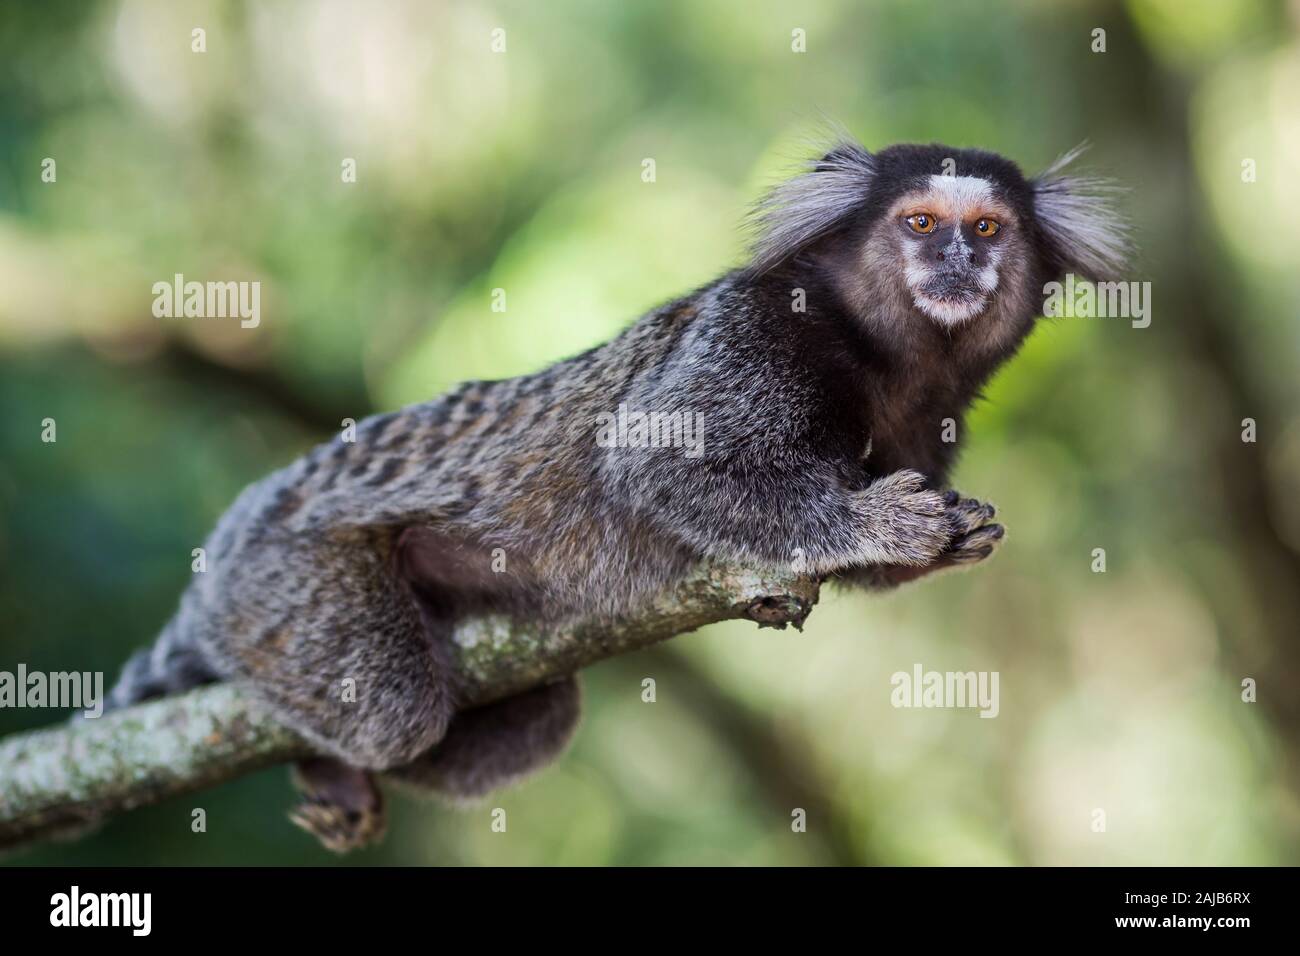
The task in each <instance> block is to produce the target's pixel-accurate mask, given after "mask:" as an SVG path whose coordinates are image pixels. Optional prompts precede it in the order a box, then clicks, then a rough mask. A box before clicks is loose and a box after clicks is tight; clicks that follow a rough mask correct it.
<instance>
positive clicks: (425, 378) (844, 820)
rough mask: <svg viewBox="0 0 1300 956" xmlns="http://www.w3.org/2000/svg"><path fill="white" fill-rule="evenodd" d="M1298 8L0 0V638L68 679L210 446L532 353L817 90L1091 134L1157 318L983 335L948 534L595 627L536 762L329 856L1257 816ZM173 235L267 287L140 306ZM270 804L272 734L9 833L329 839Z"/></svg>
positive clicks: (1166, 839)
mask: <svg viewBox="0 0 1300 956" xmlns="http://www.w3.org/2000/svg"><path fill="white" fill-rule="evenodd" d="M1298 24H1300V2H1291V3H1284V2H1266V0H1237V2H1233V3H1225V2H1219V0H1158V2H1157V0H1134V2H1130V3H1123V2H1103V0H1098V2H1083V0H1078V2H1068V0H1067V2H1058V3H1047V2H1041V3H1035V2H1029V0H1022V2H1004V3H961V2H943V3H884V2H881V3H861V2H856V3H855V2H847V0H846V2H815V3H798V4H794V3H791V4H778V3H766V2H757V3H756V2H754V0H730V2H719V0H709V2H699V0H677V2H665V3H653V4H652V3H612V2H597V0H561V2H548V3H546V4H539V3H529V2H525V0H518V2H493V3H482V2H428V3H417V2H382V3H365V2H360V0H357V2H338V3H328V2H327V3H316V2H274V3H251V2H250V3H216V2H212V3H193V2H161V0H159V2H138V0H128V2H117V0H115V2H103V3H91V2H45V3H41V4H6V5H5V6H4V9H3V12H0V63H2V64H3V69H0V408H2V409H3V414H2V415H0V503H2V507H0V669H13V668H14V667H15V666H16V664H17V663H18V662H24V663H26V664H27V665H28V666H29V667H31V668H34V669H42V670H65V669H77V670H85V669H95V670H103V671H106V672H108V675H109V679H110V680H111V678H112V677H113V676H114V675H115V674H116V671H117V668H118V666H119V665H120V663H121V661H122V660H123V659H124V658H125V656H126V655H127V653H128V652H129V651H130V650H131V649H132V648H133V647H135V646H137V645H140V644H142V643H145V642H147V641H148V640H150V638H151V636H152V635H153V634H154V633H155V632H156V631H157V630H158V628H159V627H160V626H161V624H162V623H163V622H164V620H165V619H166V618H167V616H168V615H169V613H170V612H171V610H172V608H173V607H174V605H175V601H176V599H177V596H178V594H179V593H180V591H181V589H182V588H183V587H184V586H185V584H186V581H187V579H188V578H189V576H190V573H191V572H190V567H189V564H190V549H191V548H192V547H195V546H197V544H199V543H200V542H201V540H202V538H203V537H204V535H205V534H206V533H207V531H208V530H209V529H210V527H211V526H212V524H213V522H214V521H215V520H216V518H217V516H218V515H219V514H220V513H221V511H222V510H223V509H224V508H225V507H226V506H227V505H228V504H229V503H230V502H231V500H232V499H233V498H234V496H235V494H236V493H237V492H238V490H239V489H240V488H241V487H242V486H243V485H244V484H245V483H247V482H249V481H251V480H253V479H255V478H257V477H259V476H261V475H262V474H264V473H265V472H267V471H269V470H271V469H273V468H275V467H277V466H279V465H281V464H284V463H285V462H287V461H289V460H290V459H291V458H293V457H294V456H295V455H297V454H299V453H301V452H302V451H304V450H305V449H307V448H308V447H310V446H311V445H312V444H313V443H314V442H316V441H319V440H322V439H323V438H325V437H328V436H329V435H330V434H331V433H332V432H333V431H335V430H337V428H338V427H339V424H340V421H341V419H343V418H344V417H354V418H361V417H362V416H363V415H364V414H367V413H369V412H371V411H375V410H381V409H387V408H392V407H395V406H398V405H401V404H406V403H410V402H416V401H421V400H424V399H426V398H429V397H431V396H433V395H434V394H436V393H437V392H439V391H440V390H442V389H444V388H446V387H447V386H449V385H451V384H452V383H454V382H456V381H457V380H459V379H462V378H469V377H500V376H507V375H512V374H516V373H520V372H525V371H528V370H531V369H535V368H537V367H539V366H541V365H543V364H544V363H546V362H548V361H551V360H553V359H556V358H559V357H561V356H565V355H568V354H571V353H573V352H575V351H577V350H580V349H583V348H585V347H587V346H589V345H591V344H594V343H596V342H599V341H601V340H603V339H605V338H607V337H609V336H610V335H612V334H613V333H614V332H615V331H616V330H618V329H619V328H621V327H622V326H623V325H624V324H626V323H628V322H629V321H631V320H632V319H634V318H635V317H636V316H637V315H638V314H639V313H640V312H642V311H643V310H645V309H647V308H648V307H650V306H653V305H655V304H656V303H658V302H660V301H662V300H664V299H667V298H669V297H672V296H674V295H676V294H678V293H681V292H683V291H685V290H687V289H689V288H691V287H692V286H694V285H696V284H698V283H701V282H703V281H706V280H708V279H709V278H711V277H712V276H714V275H716V274H718V273H719V272H721V271H723V270H724V269H726V268H728V267H730V266H731V265H733V264H735V263H737V262H738V261H739V260H740V256H741V255H742V250H743V235H742V234H741V232H740V231H739V230H738V229H737V225H736V224H737V222H738V221H739V219H740V218H741V216H742V215H743V212H744V210H745V208H746V206H747V204H748V203H749V202H751V201H752V200H753V199H755V198H756V196H757V195H759V193H760V192H761V190H762V188H763V187H764V186H765V185H767V184H770V183H771V182H773V181H774V180H775V179H776V178H778V177H779V176H781V175H783V173H784V172H786V171H788V169H789V168H790V167H791V165H792V163H793V162H794V161H796V160H797V159H798V158H800V157H801V155H802V151H803V146H802V143H803V142H804V140H805V138H806V136H807V135H808V133H809V132H810V131H811V130H813V129H814V128H815V127H816V126H817V125H818V123H819V122H820V121H822V120H823V119H826V118H829V119H831V120H834V121H838V122H840V123H842V124H843V125H844V126H846V127H847V128H848V129H849V130H850V131H851V132H853V133H854V134H855V135H857V136H858V137H859V138H860V139H861V140H862V141H863V142H864V143H865V144H866V145H868V146H869V147H880V146H884V145H887V144H889V143H893V142H897V141H904V140H923V141H929V140H940V141H943V142H946V143H949V144H953V145H975V146H985V147H989V148H992V149H995V150H998V151H1000V152H1003V153H1005V154H1007V155H1009V156H1011V157H1013V158H1015V159H1016V160H1018V161H1019V162H1021V163H1022V165H1024V166H1025V168H1026V169H1027V170H1029V171H1033V170H1036V169H1039V168H1041V167H1043V166H1044V165H1046V164H1047V163H1048V162H1050V161H1051V160H1052V159H1053V158H1054V157H1055V156H1056V155H1057V154H1059V153H1061V152H1062V151H1064V150H1065V149H1067V148H1069V147H1070V146H1072V145H1074V144H1075V143H1077V142H1079V141H1080V140H1083V139H1085V138H1086V139H1090V140H1091V141H1092V142H1093V144H1094V147H1093V149H1092V151H1091V153H1090V154H1089V156H1088V158H1087V161H1086V162H1087V165H1089V166H1090V167H1092V168H1094V169H1096V170H1098V171H1101V172H1104V173H1106V174H1109V175H1111V176H1114V177H1115V178H1117V179H1118V180H1120V181H1121V182H1122V183H1123V184H1124V185H1126V186H1127V187H1128V189H1129V192H1128V193H1127V196H1126V199H1125V203H1124V205H1125V208H1126V211H1127V212H1128V213H1129V214H1130V215H1131V217H1132V219H1133V221H1134V223H1135V225H1136V231H1137V236H1138V245H1139V246H1140V249H1141V255H1140V257H1139V259H1138V261H1137V263H1136V264H1135V266H1134V267H1133V271H1132V274H1131V275H1130V276H1127V277H1126V278H1130V279H1135V280H1140V281H1150V282H1152V283H1153V287H1154V292H1153V320H1152V324H1151V327H1150V328H1147V329H1133V328H1131V327H1130V326H1129V324H1128V322H1127V321H1124V320H1117V319H1092V320H1087V319H1060V320H1055V321H1053V322H1051V323H1043V324H1042V325H1041V327H1040V329H1039V331H1038V332H1037V333H1036V334H1035V336H1034V337H1033V338H1032V339H1031V341H1030V342H1029V344H1028V346H1027V348H1026V349H1025V351H1024V353H1023V354H1022V355H1021V356H1020V357H1019V358H1018V359H1016V360H1015V361H1014V362H1012V363H1011V364H1010V365H1009V366H1008V367H1007V368H1006V369H1005V370H1004V371H1003V372H1002V373H1001V374H1000V375H999V376H998V378H997V379H996V381H995V382H994V384H993V387H992V388H991V389H990V390H989V394H988V400H987V401H986V402H985V403H983V404H982V405H981V406H980V407H979V409H978V411H977V412H976V413H975V414H974V415H973V417H972V419H971V421H970V426H969V429H968V434H969V438H968V440H967V445H966V449H965V452H964V455H963V458H962V461H961V464H960V467H959V468H958V471H957V473H956V476H955V479H954V484H955V485H956V486H957V487H959V488H961V489H963V490H964V491H966V492H967V493H969V494H973V495H976V496H978V497H980V498H985V499H989V500H992V501H994V502H996V503H997V505H998V506H999V509H1000V514H1001V515H1002V516H1003V518H1004V520H1005V523H1006V525H1007V527H1008V531H1009V534H1008V540H1007V542H1006V544H1005V545H1004V546H1003V548H1002V549H1001V551H1000V553H999V554H998V556H997V557H996V558H995V559H994V560H993V561H991V562H989V563H988V564H987V565H983V566H980V567H979V568H978V569H975V570H974V571H972V572H970V573H967V574H958V575H950V576H941V577H940V578H936V579H932V580H930V581H927V582H925V583H923V584H921V585H917V586H913V587H911V588H906V589H903V590H900V591H897V592H895V593H893V594H890V595H888V596H884V597H876V598H868V597H864V596H858V595H846V594H837V593H834V592H830V593H827V594H826V595H825V597H824V598H823V602H822V604H821V606H820V607H819V608H818V610H817V611H816V612H815V613H814V615H813V616H812V618H811V619H810V621H809V624H808V626H807V628H806V630H805V631H804V633H802V634H798V633H795V632H794V631H789V632H774V631H762V632H760V631H758V630H756V629H755V628H753V627H752V626H750V625H739V624H737V625H734V626H719V627H714V628H709V629H707V630H706V631H705V632H701V633H698V634H695V635H690V636H686V637H683V638H680V639H678V640H676V641H673V642H671V643H670V644H668V645H665V646H663V647H660V648H656V649H654V650H653V651H649V652H644V653H641V654H638V655H633V656H628V657H624V658H621V659H616V660H613V661H610V662H607V663H605V664H602V665H600V666H598V667H595V668H592V669H591V670H589V671H588V672H587V673H586V686H587V690H588V714H587V717H586V720H585V722H584V724H583V727H582V729H581V730H580V732H579V735H578V738H577V742H576V744H575V746H574V747H573V750H572V752H571V753H570V755H569V756H568V757H567V758H566V759H565V760H564V761H563V762H562V763H561V764H559V765H558V766H556V767H555V768H553V769H552V770H550V771H549V772H547V773H545V774H543V775H541V776H540V777H538V778H535V779H534V780H533V781H531V782H529V783H528V784H526V785H524V786H521V787H519V788H516V789H514V790H510V791H507V792H505V793H503V794H500V795H497V796H495V797H493V798H492V799H490V800H489V801H487V802H486V803H485V804H483V805H480V806H477V807H471V808H451V807H445V806H442V805H439V804H436V803H433V804H426V803H419V802H415V801H412V800H411V799H409V798H407V797H404V796H398V797H396V798H395V800H394V805H393V808H392V816H393V824H392V832H391V833H390V836H389V839H388V840H387V842H386V843H384V845H383V846H382V847H380V848H378V849H375V850H371V851H366V852H364V853H360V854H357V855H354V856H352V857H349V858H347V859H346V860H345V861H344V862H346V863H350V864H372V863H472V864H477V863H494V864H533V863H563V864H662V863H746V864H776V863H788V864H817V863H836V862H841V863H843V862H859V863H886V864H949V863H962V864H1013V863H1033V864H1067V863H1081V864H1097V863H1108V864H1138V863H1142V864H1173V863H1186V864H1229V863H1240V864H1281V863H1295V862H1297V861H1298V860H1300V852H1298V851H1300V801H1298V800H1297V790H1298V788H1297V782H1298V781H1300V641H1298V640H1297V636H1298V635H1297V630H1298V627H1297V621H1300V587H1298V585H1300V494H1297V491H1300V480H1298V479H1300V401H1298V400H1297V399H1298V398H1300V395H1298V394H1297V393H1298V392H1300V331H1298V329H1300V323H1298V322H1297V316H1300V280H1298V279H1297V274H1298V273H1300V269H1298V268H1297V265H1298V263H1300V253H1297V250H1300V175H1297V174H1298V173H1300V168H1298V167H1300V163H1297V156H1298V155H1300V109H1298V108H1297V106H1296V98H1295V96H1296V90H1297V89H1300V31H1298V27H1297V25H1298ZM195 27H202V28H204V29H205V30H206V41H207V52H206V53H202V54H197V53H193V52H191V30H192V29H193V28H195ZM498 27H500V28H504V29H505V31H506V33H505V38H506V52H505V53H494V52H493V51H492V50H491V33H492V31H493V30H494V29H495V28H498ZM1098 28H1100V29H1103V30H1105V31H1106V34H1105V43H1106V50H1105V52H1104V53H1098V52H1093V49H1092V47H1093V45H1094V35H1093V31H1094V30H1095V29H1098ZM795 29H802V30H804V31H806V36H807V52H805V53H795V52H792V50H791V42H792V39H791V38H792V31H793V30H795ZM46 157H50V158H53V159H55V161H56V163H57V181H56V182H54V183H44V182H42V180H41V175H40V173H41V164H42V160H43V159H44V158H46ZM344 158H353V159H355V160H356V164H357V182H356V183H344V182H342V181H341V176H340V169H341V163H342V161H343V160H344ZM646 158H653V159H654V160H655V164H656V173H657V175H656V181H655V182H653V183H646V182H643V181H642V176H641V172H642V161H643V160H644V159H646ZM1246 159H1251V160H1254V161H1255V165H1256V169H1257V180H1256V181H1255V182H1243V177H1242V163H1243V160H1246ZM177 272H180V273H184V274H185V275H186V277H187V278H191V279H199V280H206V279H221V280H226V279H236V280H260V281H261V283H262V321H261V325H260V327H259V328H257V329H255V330H244V329H241V328H240V327H239V323H238V322H237V321H235V320H222V319H216V320H202V319H189V320H186V319H174V320H168V319H157V318H154V317H153V315H152V314H151V311H150V307H151V303H152V292H151V286H152V284H153V283H154V282H156V281H159V280H163V281H168V280H170V278H171V276H172V275H173V274H174V273H177ZM498 287H499V288H504V289H505V290H506V291H507V294H508V311H507V312H505V313H496V312H493V311H491V308H490V304H491V291H492V290H493V289H494V288H498ZM46 417H51V418H54V419H55V420H56V421H57V423H58V441H57V443H56V444H44V443H42V442H41V440H40V431H41V425H40V423H41V420H42V419H44V418H46ZM1247 417H1249V418H1253V419H1255V420H1256V422H1257V423H1258V434H1259V440H1258V442H1257V443H1254V444H1248V443H1243V442H1242V440H1241V428H1242V424H1241V423H1242V419H1244V418H1247ZM1095 548H1104V549H1105V550H1106V554H1107V571H1106V572H1105V573H1094V572H1093V570H1092V564H1093V557H1092V555H1093V549H1095ZM915 662H920V663H922V664H923V665H924V666H925V667H926V668H928V669H937V670H967V669H975V670H996V671H998V672H1000V674H1001V697H1002V699H1001V713H1000V715H999V716H998V717H997V719H994V720H981V719H979V718H978V717H977V715H976V713H975V712H974V711H955V710H896V709H894V708H892V707H891V706H890V684H889V678H890V675H891V674H892V673H894V672H895V671H898V670H910V669H911V667H912V665H913V663H915ZM645 677H653V678H655V679H656V681H657V685H658V701H657V702H656V703H654V704H646V703H643V702H642V701H641V681H642V679H643V678H645ZM1247 677H1249V678H1253V679H1254V680H1255V681H1257V683H1258V702H1256V703H1245V702H1243V701H1242V699H1241V682H1242V680H1243V679H1244V678H1247ZM56 719H61V715H58V714H55V713H52V712H49V711H45V712H41V711H30V710H3V711H0V732H11V731H15V730H19V729H25V728H28V727H33V726H37V725H39V724H42V723H50V722H52V721H54V720H56ZM0 772H2V771H0ZM291 802H292V791H291V789H290V787H289V784H288V782H287V775H286V774H285V772H284V769H283V768H276V769H273V770H270V771H267V772H265V773H262V774H260V775H257V776H255V777H252V778H247V779H243V780H239V781H235V782H232V783H229V784H227V785H225V786H222V787H220V788H217V789H215V790H211V791H208V792H204V793H202V794H200V795H198V796H195V797H190V798H182V799H178V800H173V801H171V802H169V803H166V804H163V805H161V806H157V807H153V808H149V809H146V810H141V811H137V812H135V813H132V814H128V815H126V816H123V817H120V818H117V819H116V820H114V821H113V822H112V823H111V824H109V825H108V826H106V827H105V828H103V829H102V830H101V831H100V832H98V833H97V834H95V835H93V836H91V837H88V838H86V839H83V840H81V841H80V842H76V843H72V844H62V845H47V846H43V847H39V848H35V849H32V850H30V851H28V852H25V853H23V854H20V855H18V856H15V857H11V858H10V859H12V860H16V861H18V862H26V863H96V864H98V863H329V862H335V860H336V858H334V857H332V856H331V855H329V854H328V853H327V852H325V851H324V850H321V849H319V848H318V847H317V846H316V845H315V844H314V843H313V842H312V841H311V839H310V838H309V837H307V836H306V835H305V834H303V833H300V832H299V831H297V830H296V829H294V828H292V827H291V826H290V825H289V824H288V823H287V822H286V821H285V818H284V815H283V811H284V810H285V809H286V808H287V807H288V806H289V805H290V804H291ZM194 807H203V808H204V809H206V811H207V815H208V831H207V832H206V833H201V834H195V833H192V832H191V831H190V813H191V810H192V808H194ZM493 807H503V808H505V809H506V810H507V812H508V819H509V828H508V831H507V832H506V833H504V834H502V833H493V832H492V831H491V829H490V814H491V810H492V808H493ZM796 807H801V808H804V809H805V810H806V811H807V813H808V832H807V833H803V834H798V833H793V832H792V831H791V826H790V821H791V811H792V810H793V809H794V808H796ZM1098 808H1099V809H1102V810H1104V811H1105V814H1106V831H1105V832H1101V833H1099V832H1094V830H1093V810H1094V809H1098Z"/></svg>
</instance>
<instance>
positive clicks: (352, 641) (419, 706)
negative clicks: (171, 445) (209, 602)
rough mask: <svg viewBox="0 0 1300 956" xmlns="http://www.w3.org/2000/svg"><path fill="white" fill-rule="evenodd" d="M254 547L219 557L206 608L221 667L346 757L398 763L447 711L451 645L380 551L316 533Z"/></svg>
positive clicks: (414, 753)
mask: <svg viewBox="0 0 1300 956" xmlns="http://www.w3.org/2000/svg"><path fill="white" fill-rule="evenodd" d="M262 553H263V554H265V557H264V558H262V560H252V559H250V560H233V561H228V562H227V565H228V567H227V568H226V569H225V574H226V579H225V580H223V581H222V582H221V583H222V585H224V587H223V594H224V596H225V600H224V601H223V603H222V605H221V607H220V608H214V609H213V610H212V612H211V614H210V615H208V616H206V617H205V618H204V620H205V626H206V627H208V628H209V631H208V633H207V634H206V642H205V643H206V648H205V649H206V651H207V656H208V657H209V658H210V659H212V660H214V661H218V662H221V664H222V665H223V666H222V670H223V672H224V676H226V677H227V678H228V679H232V680H235V681H239V682H242V683H244V684H245V685H246V686H248V687H249V688H250V689H251V690H252V691H253V693H254V694H255V695H256V696H257V697H258V698H259V699H260V700H261V701H262V702H263V703H265V704H266V705H267V706H268V707H269V709H270V711H271V713H272V715H273V716H274V717H275V718H276V719H277V720H279V721H280V722H281V723H283V724H284V725H285V726H287V727H289V728H290V729H291V730H294V731H296V732H298V733H299V734H300V735H302V736H303V737H305V738H306V739H307V741H308V742H310V743H311V744H313V745H314V748H315V749H316V750H317V751H318V752H319V753H321V754H322V755H325V756H330V757H334V758H336V759H338V760H339V761H341V762H343V763H345V764H347V765H348V766H350V767H357V768H361V769H366V770H384V769H387V768H389V767H396V766H401V765H402V764H405V763H408V762H410V761H411V760H414V759H415V758H416V757H418V756H419V755H420V754H422V753H424V752H425V751H426V750H428V749H429V748H430V747H432V746H433V745H434V744H436V743H437V742H438V741H439V740H441V739H442V736H443V733H444V732H445V730H446V728H447V725H448V722H449V721H450V719H451V716H452V714H453V713H454V711H455V695H454V689H453V686H452V674H453V669H452V661H451V659H450V651H449V649H448V648H447V647H446V645H445V642H444V641H442V640H440V639H438V638H437V636H435V635H434V634H432V633H430V631H429V630H428V628H427V627H426V625H425V623H424V621H423V620H422V617H421V614H420V610H419V608H418V606H417V603H416V600H415V598H414V596H413V595H412V594H411V593H410V592H409V590H408V589H407V588H406V586H405V585H404V583H403V582H402V581H401V580H400V579H399V578H398V577H397V576H396V575H395V574H394V573H393V572H392V570H391V568H390V566H389V563H388V561H387V558H386V555H385V553H384V552H383V550H382V549H380V548H378V547H374V546H373V545H372V544H371V543H370V542H367V541H365V540H357V541H348V540H335V539H317V540H312V541H293V542H289V543H288V544H286V545H285V546H284V547H283V548H279V549H269V548H264V549H262ZM259 556H260V555H259ZM250 557H251V556H250Z"/></svg>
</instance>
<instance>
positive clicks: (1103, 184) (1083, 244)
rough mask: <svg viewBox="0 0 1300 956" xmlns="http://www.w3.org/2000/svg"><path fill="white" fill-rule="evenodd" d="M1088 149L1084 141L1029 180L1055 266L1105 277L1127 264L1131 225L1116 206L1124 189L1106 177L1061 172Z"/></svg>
mask: <svg viewBox="0 0 1300 956" xmlns="http://www.w3.org/2000/svg"><path fill="white" fill-rule="evenodd" d="M1087 148H1088V144H1087V143H1086V142H1085V143H1080V144H1079V145H1078V146H1076V147H1074V149H1072V150H1070V151H1069V152H1067V153H1065V154H1064V155H1063V156H1061V157H1060V158H1059V159H1057V160H1056V162H1054V163H1052V165H1051V166H1049V167H1048V168H1047V169H1046V170H1044V171H1043V172H1042V173H1041V174H1040V175H1038V176H1035V177H1034V178H1033V179H1032V180H1031V181H1030V185H1031V186H1032V187H1033V190H1034V212H1035V215H1036V216H1037V218H1038V222H1039V225H1041V226H1042V229H1043V234H1044V237H1045V238H1046V240H1047V242H1048V245H1049V247H1050V250H1049V257H1048V259H1049V265H1050V266H1051V268H1052V269H1053V271H1055V272H1057V273H1059V274H1065V273H1067V272H1074V273H1078V274H1079V275H1081V276H1084V277H1087V278H1090V279H1101V278H1105V277H1107V276H1111V275H1114V274H1115V273H1117V272H1118V271H1119V270H1120V269H1122V268H1123V267H1124V265H1125V263H1126V262H1127V261H1128V258H1129V254H1130V252H1131V248H1132V247H1131V243H1130V241H1129V237H1128V224H1127V222H1126V221H1125V220H1124V217H1123V216H1122V215H1121V214H1120V212H1119V210H1118V208H1117V206H1116V200H1117V199H1118V198H1119V196H1120V195H1121V194H1122V192H1123V190H1122V189H1120V188H1119V187H1117V186H1116V185H1115V184H1114V183H1112V182H1110V181H1109V180H1105V179H1099V178H1096V177H1090V176H1065V175H1061V172H1062V170H1064V169H1065V167H1067V166H1068V165H1070V163H1072V162H1074V160H1075V159H1077V158H1078V157H1079V156H1080V155H1081V154H1082V153H1083V152H1084V151H1085V150H1087Z"/></svg>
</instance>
